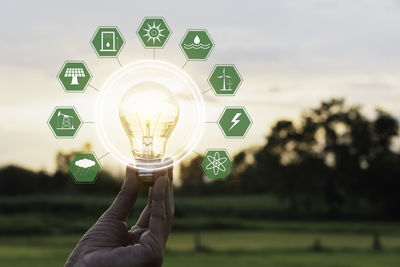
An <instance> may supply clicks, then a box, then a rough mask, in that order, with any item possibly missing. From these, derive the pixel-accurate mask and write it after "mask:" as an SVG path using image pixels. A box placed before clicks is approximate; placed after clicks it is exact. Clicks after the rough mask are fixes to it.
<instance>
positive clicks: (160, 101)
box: [119, 82, 179, 165]
mask: <svg viewBox="0 0 400 267" xmlns="http://www.w3.org/2000/svg"><path fill="white" fill-rule="evenodd" d="M178 118H179V104H178V101H177V100H176V98H175V96H174V95H173V93H172V92H171V91H170V90H169V89H168V88H167V87H165V86H164V85H162V84H159V83H155V82H142V83H139V84H137V85H135V86H133V87H132V88H130V89H129V90H128V91H127V92H126V93H125V94H124V96H123V97H122V99H121V102H120V104H119V119H120V121H121V124H122V126H123V128H124V130H125V132H126V134H127V135H128V138H129V141H130V144H131V150H132V154H133V156H134V157H135V159H136V161H137V162H142V163H144V164H145V165H146V162H147V163H149V162H154V161H161V160H162V158H163V157H164V153H165V147H166V143H167V141H168V138H169V137H170V135H171V133H172V131H173V130H174V128H175V125H176V123H177V121H178Z"/></svg>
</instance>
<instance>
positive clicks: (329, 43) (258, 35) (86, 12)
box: [0, 0, 400, 171]
mask: <svg viewBox="0 0 400 267" xmlns="http://www.w3.org/2000/svg"><path fill="white" fill-rule="evenodd" d="M133 2H134V1H92V3H89V1H87V2H84V1H74V0H69V1H3V2H2V8H1V9H0V22H1V25H2V27H0V35H1V42H0V73H1V75H0V84H1V87H0V88H1V90H0V114H1V116H0V134H1V142H0V144H1V145H0V149H1V151H2V153H1V155H0V165H5V164H10V163H14V164H18V165H21V166H25V167H30V168H34V169H47V170H50V171H51V170H52V169H53V167H54V154H55V152H56V151H57V150H60V149H61V150H66V151H67V150H70V149H78V148H80V147H81V146H82V144H83V143H85V142H88V141H89V142H91V143H93V145H94V147H93V150H94V152H95V153H96V154H97V155H102V154H104V153H106V152H107V151H106V150H105V148H104V147H103V146H102V144H101V143H100V142H99V140H98V138H97V136H96V134H93V133H94V132H95V126H94V125H93V124H84V125H83V127H82V128H81V129H80V131H79V132H78V134H77V136H76V138H75V139H72V140H63V139H55V138H54V136H53V134H52V133H51V131H50V130H49V128H48V126H47V124H46V122H47V119H48V117H49V116H50V114H51V112H52V110H53V109H54V106H60V105H67V106H69V105H74V106H75V107H76V108H77V109H78V111H79V113H80V114H81V116H82V117H83V119H84V120H85V121H93V120H94V117H95V114H94V103H95V101H96V97H97V96H98V93H97V92H96V91H95V90H93V89H91V88H88V89H87V90H86V92H85V93H84V94H66V93H65V92H64V91H63V89H62V88H61V86H60V84H59V82H58V80H57V79H56V75H57V73H58V71H59V70H60V68H61V66H62V64H63V62H64V61H65V60H73V59H74V60H85V61H86V63H87V65H88V66H89V69H90V70H91V72H92V74H93V79H92V81H91V84H92V85H93V86H95V87H98V88H101V86H102V84H103V83H104V81H105V80H106V79H107V78H108V77H109V75H111V74H112V73H113V72H114V71H116V70H117V69H118V68H119V65H118V63H117V61H116V60H115V59H99V58H97V56H96V54H95V53H94V51H93V49H92V47H91V46H90V44H89V40H90V38H91V37H92V35H93V33H94V31H95V30H96V28H97V26H99V25H116V26H118V27H119V29H120V30H121V32H122V34H123V36H124V38H125V40H126V42H127V43H126V45H125V46H124V48H123V50H122V52H121V54H120V56H119V59H120V61H121V63H122V64H128V63H130V62H134V61H137V60H142V59H151V58H152V51H151V50H145V49H143V47H142V45H141V43H140V42H139V40H138V38H137V36H136V34H135V32H136V30H137V28H138V26H139V24H140V23H141V21H142V19H143V17H144V16H164V17H165V18H166V20H167V22H168V24H169V26H170V28H171V29H172V35H171V38H170V39H169V41H168V43H167V45H166V46H165V48H164V49H162V50H157V52H156V58H157V59H159V60H164V61H168V62H170V63H172V64H175V65H177V66H182V65H183V64H184V63H185V57H184V55H183V54H182V52H181V50H180V49H179V47H178V44H179V42H180V40H181V38H182V37H183V35H184V33H185V31H186V29H188V28H206V29H207V30H208V31H209V33H210V35H211V37H212V38H213V40H214V42H215V44H216V46H215V49H214V50H213V51H212V54H211V55H210V57H209V59H208V60H207V61H205V62H189V63H188V64H187V65H186V66H185V68H184V70H185V71H186V72H187V73H188V74H189V75H190V76H191V77H192V78H193V79H194V80H195V81H196V83H197V84H198V86H199V88H200V89H201V90H203V89H204V90H206V89H208V88H209V86H208V85H207V81H206V79H207V77H208V76H209V74H210V72H211V70H212V68H213V66H214V65H215V64H235V65H236V66H237V68H238V69H239V71H240V73H241V75H242V77H243V79H244V82H243V84H242V86H241V88H240V89H239V91H238V93H237V94H236V95H235V96H234V97H222V98H218V97H215V96H214V95H213V93H212V92H211V91H210V92H208V93H206V94H204V100H205V103H206V117H207V121H213V120H216V119H217V118H218V116H219V114H220V113H221V111H222V110H223V107H224V106H228V105H241V106H245V107H246V108H247V110H248V111H249V113H250V115H251V117H252V119H253V126H252V128H251V129H250V131H249V133H248V135H247V136H246V138H245V139H242V140H226V139H225V138H224V137H223V135H222V134H221V132H220V130H219V128H218V127H217V125H215V124H207V125H206V126H205V131H204V134H203V136H202V139H201V142H200V144H199V145H198V147H197V148H196V150H197V151H199V152H202V151H204V150H205V149H207V148H210V147H215V146H217V147H221V146H225V147H226V148H227V149H228V151H229V152H230V153H231V154H234V153H235V152H237V151H238V150H239V149H241V148H245V147H248V146H256V145H260V144H262V143H263V142H264V137H265V135H266V133H267V132H268V130H269V128H270V126H271V124H272V123H273V122H274V121H276V120H277V119H281V118H293V119H296V118H298V117H299V115H300V113H301V111H302V110H304V109H306V108H310V107H313V106H316V105H318V103H319V102H320V101H321V100H324V99H329V98H331V97H335V96H340V97H345V98H346V99H347V100H348V102H349V103H352V104H362V105H363V106H364V110H365V113H366V114H368V115H371V114H373V113H372V111H373V109H374V107H376V106H379V107H382V108H384V109H386V110H387V111H390V112H392V113H393V114H394V115H396V116H397V117H399V118H400V87H399V86H400V78H399V77H400V75H399V73H400V2H396V1H389V0H388V1H382V0H375V1H372V0H369V1H368V0H366V1H339V0H334V1H333V0H332V1H322V0H321V1H313V0H308V1H306V0H298V1H250V0H248V1H207V0H205V1H141V2H140V3H139V1H135V2H137V3H136V4H135V3H133ZM94 3H96V4H94ZM102 164H103V165H104V166H107V167H113V168H119V167H121V166H120V165H119V164H118V163H117V161H116V160H114V159H113V158H112V157H111V156H107V157H105V158H104V159H103V160H102ZM118 166H119V167H118Z"/></svg>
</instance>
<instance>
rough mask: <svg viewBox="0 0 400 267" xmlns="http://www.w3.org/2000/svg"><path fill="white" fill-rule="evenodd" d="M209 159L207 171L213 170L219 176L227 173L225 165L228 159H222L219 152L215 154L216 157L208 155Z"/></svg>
mask: <svg viewBox="0 0 400 267" xmlns="http://www.w3.org/2000/svg"><path fill="white" fill-rule="evenodd" d="M207 159H208V161H209V162H210V163H208V164H207V166H206V169H207V170H211V169H212V170H213V173H214V175H218V173H219V172H220V171H221V172H224V171H226V168H225V166H224V163H225V162H226V161H227V160H228V158H227V157H221V156H220V155H219V152H218V151H216V152H215V153H214V156H212V155H208V156H207Z"/></svg>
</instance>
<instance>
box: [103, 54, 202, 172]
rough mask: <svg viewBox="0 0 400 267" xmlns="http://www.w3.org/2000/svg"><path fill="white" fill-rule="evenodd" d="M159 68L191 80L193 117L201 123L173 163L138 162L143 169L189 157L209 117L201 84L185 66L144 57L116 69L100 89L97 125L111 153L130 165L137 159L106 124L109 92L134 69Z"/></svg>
mask: <svg viewBox="0 0 400 267" xmlns="http://www.w3.org/2000/svg"><path fill="white" fill-rule="evenodd" d="M146 69H147V70H152V71H157V72H160V73H165V74H166V75H170V76H173V77H174V78H175V79H177V80H179V81H181V82H182V83H183V84H185V83H186V84H189V85H190V86H188V87H186V89H189V91H190V95H191V97H192V101H193V103H192V105H195V111H196V114H195V117H194V118H193V119H194V120H195V121H196V122H197V123H196V126H195V130H194V131H193V134H192V136H191V139H190V141H189V142H188V143H187V144H186V145H185V147H184V149H183V150H182V151H181V152H180V153H179V154H178V156H177V157H174V161H173V163H171V164H169V165H164V164H165V163H160V164H158V165H153V164H152V165H149V167H144V166H142V164H141V166H136V167H137V168H139V169H143V170H161V169H165V168H168V167H171V166H172V165H174V164H177V163H179V162H181V161H182V160H183V159H184V158H186V157H187V156H188V155H189V154H190V153H192V151H193V150H194V148H195V147H196V146H197V144H198V143H199V141H200V138H201V135H202V133H203V129H204V120H205V108H204V102H203V98H202V95H201V93H200V90H199V88H198V86H197V84H196V83H195V82H194V81H193V79H192V78H191V77H190V76H189V75H188V74H187V73H186V72H184V71H183V70H182V69H180V68H178V67H177V66H175V65H172V64H170V63H167V62H164V61H159V60H144V61H138V62H133V63H130V64H127V65H125V66H123V67H122V68H120V69H118V70H117V71H115V72H114V73H113V74H112V75H111V76H110V77H109V78H108V79H107V80H106V82H105V83H104V85H103V87H102V88H101V90H100V95H99V97H98V100H97V103H96V110H95V114H96V129H97V133H98V136H99V138H100V141H101V143H102V144H103V145H104V146H105V147H106V149H107V150H108V151H109V152H110V153H111V155H112V156H113V157H114V158H116V159H117V160H118V161H120V162H121V163H123V164H126V165H134V164H132V163H133V162H132V160H133V161H134V158H133V156H131V157H127V156H126V155H125V154H124V153H122V152H121V151H120V150H119V149H118V148H117V147H116V146H115V145H114V144H113V141H112V140H111V139H110V136H109V135H108V134H107V131H106V130H105V129H106V128H105V127H106V118H105V116H104V115H103V109H104V106H105V105H106V102H107V94H108V93H110V90H112V89H113V87H114V86H115V84H116V83H117V82H118V81H119V80H121V79H123V78H124V77H126V76H127V75H128V74H130V73H134V72H137V73H140V72H142V71H145V70H146Z"/></svg>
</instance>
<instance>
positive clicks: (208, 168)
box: [200, 148, 232, 179]
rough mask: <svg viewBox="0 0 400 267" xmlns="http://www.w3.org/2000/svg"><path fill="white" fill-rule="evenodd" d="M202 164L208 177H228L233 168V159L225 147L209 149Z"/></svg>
mask: <svg viewBox="0 0 400 267" xmlns="http://www.w3.org/2000/svg"><path fill="white" fill-rule="evenodd" d="M200 166H201V169H202V170H203V172H204V174H205V175H206V176H207V177H208V178H210V179H226V177H227V176H228V174H229V172H230V171H231V168H232V160H231V158H230V156H229V154H228V152H227V151H226V150H225V149H220V148H218V149H208V150H207V151H206V154H205V156H204V158H203V160H202V161H201V163H200Z"/></svg>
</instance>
